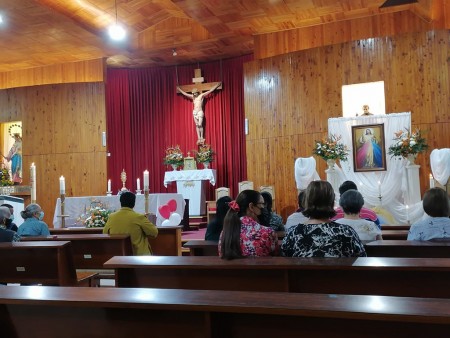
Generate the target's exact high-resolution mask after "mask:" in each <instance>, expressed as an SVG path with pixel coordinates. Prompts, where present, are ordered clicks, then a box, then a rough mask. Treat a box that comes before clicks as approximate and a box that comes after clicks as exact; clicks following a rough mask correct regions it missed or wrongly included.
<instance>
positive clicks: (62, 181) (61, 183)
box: [59, 176, 66, 195]
mask: <svg viewBox="0 0 450 338" xmlns="http://www.w3.org/2000/svg"><path fill="white" fill-rule="evenodd" d="M59 193H60V194H61V195H65V194H66V180H65V179H64V176H61V177H60V178H59Z"/></svg>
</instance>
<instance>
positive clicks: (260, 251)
mask: <svg viewBox="0 0 450 338" xmlns="http://www.w3.org/2000/svg"><path fill="white" fill-rule="evenodd" d="M229 206H230V210H229V211H228V212H227V215H226V216H225V220H224V222H223V230H222V233H221V235H220V240H219V256H220V257H222V258H224V259H234V258H242V257H247V256H271V255H276V254H277V252H278V238H277V235H276V233H275V232H274V231H273V230H272V229H271V228H269V227H265V226H263V225H261V224H260V222H259V217H261V216H262V214H263V211H262V210H263V209H264V207H265V203H264V199H263V197H262V196H261V194H260V193H259V192H257V191H255V190H244V191H242V192H241V193H240V194H239V195H238V197H237V198H236V201H231V202H230V203H229Z"/></svg>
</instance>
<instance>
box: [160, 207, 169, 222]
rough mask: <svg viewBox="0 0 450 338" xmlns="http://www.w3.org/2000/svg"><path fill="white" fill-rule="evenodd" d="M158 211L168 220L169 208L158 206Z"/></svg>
mask: <svg viewBox="0 0 450 338" xmlns="http://www.w3.org/2000/svg"><path fill="white" fill-rule="evenodd" d="M158 211H159V214H160V215H161V216H162V217H163V218H165V219H168V218H169V217H170V208H169V206H168V205H160V206H159V207H158Z"/></svg>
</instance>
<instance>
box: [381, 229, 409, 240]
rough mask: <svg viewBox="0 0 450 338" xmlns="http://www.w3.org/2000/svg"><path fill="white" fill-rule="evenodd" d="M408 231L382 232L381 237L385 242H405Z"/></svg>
mask: <svg viewBox="0 0 450 338" xmlns="http://www.w3.org/2000/svg"><path fill="white" fill-rule="evenodd" d="M408 233H409V230H384V229H383V230H382V231H381V235H382V236H383V239H386V240H406V239H407V238H408Z"/></svg>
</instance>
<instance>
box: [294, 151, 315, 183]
mask: <svg viewBox="0 0 450 338" xmlns="http://www.w3.org/2000/svg"><path fill="white" fill-rule="evenodd" d="M294 175H295V183H296V184H297V189H298V190H305V189H306V187H307V186H308V184H309V183H310V182H311V181H315V180H320V177H319V174H318V173H317V170H316V160H315V159H314V157H312V156H311V157H299V158H298V159H296V160H295V164H294Z"/></svg>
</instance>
